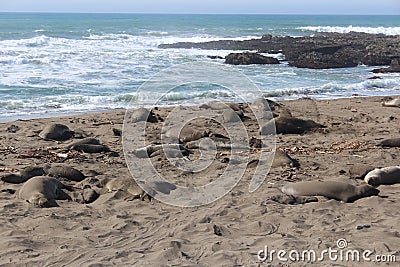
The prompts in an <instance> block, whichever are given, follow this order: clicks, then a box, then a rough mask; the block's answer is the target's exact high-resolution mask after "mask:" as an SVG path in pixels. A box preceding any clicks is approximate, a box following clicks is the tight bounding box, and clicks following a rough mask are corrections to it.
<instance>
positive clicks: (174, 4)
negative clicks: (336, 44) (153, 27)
mask: <svg viewBox="0 0 400 267" xmlns="http://www.w3.org/2000/svg"><path fill="white" fill-rule="evenodd" d="M0 12H80V13H92V12H94V13H196V14H209V13H212V14H357V15H361V14H365V15H367V14H391V15H400V0H333V1H332V0H272V1H268V0H133V1H132V0H0Z"/></svg>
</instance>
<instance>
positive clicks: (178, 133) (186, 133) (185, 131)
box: [165, 125, 210, 143]
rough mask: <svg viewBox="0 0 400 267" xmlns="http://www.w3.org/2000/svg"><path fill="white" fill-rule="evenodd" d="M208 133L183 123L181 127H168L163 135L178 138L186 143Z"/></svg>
mask: <svg viewBox="0 0 400 267" xmlns="http://www.w3.org/2000/svg"><path fill="white" fill-rule="evenodd" d="M209 134H210V133H209V132H207V131H198V130H196V129H194V128H192V127H191V126H188V125H185V126H184V127H183V128H182V129H181V128H180V127H174V128H171V129H169V130H168V131H167V132H166V133H165V136H166V137H168V138H172V139H179V141H181V142H183V143H186V142H190V141H196V140H198V139H201V138H203V137H207V136H209Z"/></svg>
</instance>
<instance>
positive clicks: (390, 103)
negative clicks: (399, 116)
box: [382, 98, 400, 108]
mask: <svg viewBox="0 0 400 267" xmlns="http://www.w3.org/2000/svg"><path fill="white" fill-rule="evenodd" d="M382 105H383V106H384V107H395V108H400V98H395V99H392V100H387V101H384V102H382Z"/></svg>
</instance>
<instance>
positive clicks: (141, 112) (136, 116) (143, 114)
mask: <svg viewBox="0 0 400 267" xmlns="http://www.w3.org/2000/svg"><path fill="white" fill-rule="evenodd" d="M139 121H147V122H157V121H158V119H157V117H156V116H155V115H154V113H153V111H149V110H148V109H146V108H138V109H135V110H133V111H132V112H131V113H130V118H129V122H131V123H135V122H139Z"/></svg>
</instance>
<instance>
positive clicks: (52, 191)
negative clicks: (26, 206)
mask: <svg viewBox="0 0 400 267" xmlns="http://www.w3.org/2000/svg"><path fill="white" fill-rule="evenodd" d="M62 188H64V185H63V184H62V183H61V182H60V181H58V180H57V179H56V178H52V177H48V176H38V177H33V178H31V179H30V180H28V181H27V182H26V183H24V185H23V186H22V187H21V189H20V190H19V192H18V197H19V198H20V199H23V200H26V201H27V202H29V203H31V204H33V205H35V206H39V207H49V206H54V205H55V202H54V201H55V200H56V199H57V198H58V197H59V194H60V190H61V189H62Z"/></svg>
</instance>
